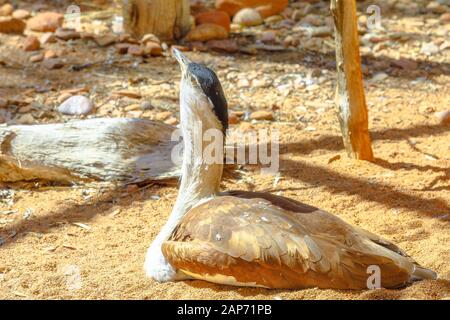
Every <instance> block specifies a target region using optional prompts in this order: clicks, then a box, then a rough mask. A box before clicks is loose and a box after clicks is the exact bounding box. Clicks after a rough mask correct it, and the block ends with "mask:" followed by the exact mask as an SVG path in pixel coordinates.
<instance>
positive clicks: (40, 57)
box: [30, 53, 44, 63]
mask: <svg viewBox="0 0 450 320" xmlns="http://www.w3.org/2000/svg"><path fill="white" fill-rule="evenodd" d="M42 60H44V54H43V53H38V54H34V55H32V56H31V57H30V62H33V63H35V62H41V61H42Z"/></svg>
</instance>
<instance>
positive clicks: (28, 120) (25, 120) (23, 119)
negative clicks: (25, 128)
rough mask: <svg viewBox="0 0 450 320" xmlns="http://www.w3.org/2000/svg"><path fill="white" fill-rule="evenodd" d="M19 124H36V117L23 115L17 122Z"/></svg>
mask: <svg viewBox="0 0 450 320" xmlns="http://www.w3.org/2000/svg"><path fill="white" fill-rule="evenodd" d="M16 123H17V124H33V123H35V120H34V117H33V116H32V115H31V114H29V113H27V114H23V115H21V116H20V117H19V118H18V119H17V120H16Z"/></svg>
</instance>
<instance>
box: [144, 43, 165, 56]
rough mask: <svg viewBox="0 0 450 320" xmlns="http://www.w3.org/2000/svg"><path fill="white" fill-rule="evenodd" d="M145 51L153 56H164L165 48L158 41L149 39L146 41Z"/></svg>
mask: <svg viewBox="0 0 450 320" xmlns="http://www.w3.org/2000/svg"><path fill="white" fill-rule="evenodd" d="M144 53H145V54H147V55H151V56H152V57H158V56H162V53H163V50H162V47H161V45H160V44H159V43H158V42H154V41H147V42H146V43H145V48H144Z"/></svg>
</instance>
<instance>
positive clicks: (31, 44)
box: [22, 36, 41, 51]
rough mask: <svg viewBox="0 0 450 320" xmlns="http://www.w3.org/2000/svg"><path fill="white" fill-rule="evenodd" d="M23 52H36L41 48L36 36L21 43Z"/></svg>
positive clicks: (29, 37)
mask: <svg viewBox="0 0 450 320" xmlns="http://www.w3.org/2000/svg"><path fill="white" fill-rule="evenodd" d="M22 48H23V50H24V51H36V50H39V49H40V48H41V43H40V42H39V39H38V38H37V37H36V36H28V37H27V38H26V39H25V41H24V42H23V47H22Z"/></svg>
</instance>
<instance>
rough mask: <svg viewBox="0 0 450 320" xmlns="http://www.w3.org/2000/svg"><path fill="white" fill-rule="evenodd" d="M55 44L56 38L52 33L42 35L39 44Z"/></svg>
mask: <svg viewBox="0 0 450 320" xmlns="http://www.w3.org/2000/svg"><path fill="white" fill-rule="evenodd" d="M55 42H56V37H55V35H54V34H53V33H51V32H48V33H44V34H43V35H42V36H41V43H42V44H47V43H55Z"/></svg>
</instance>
